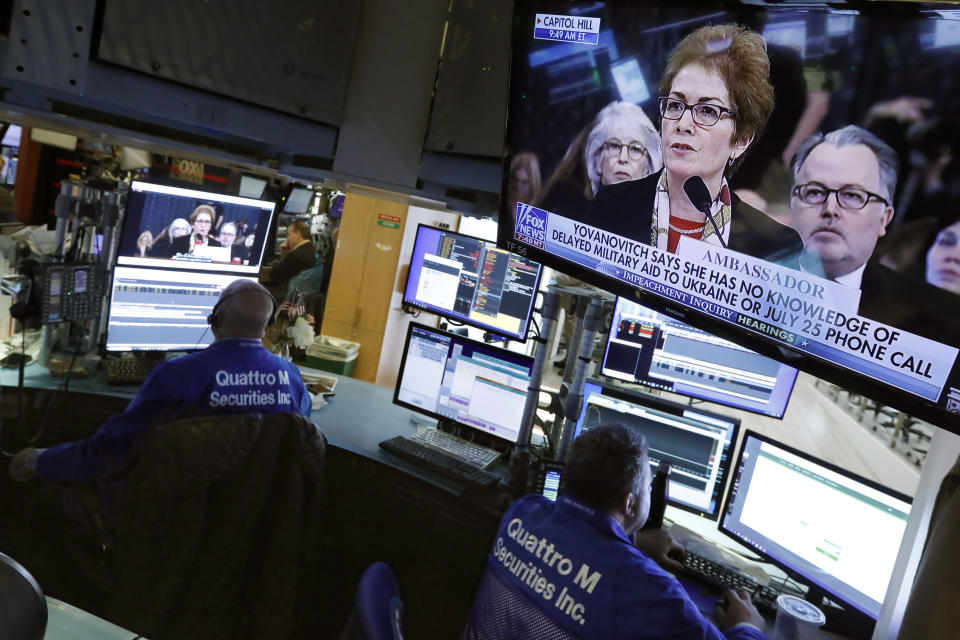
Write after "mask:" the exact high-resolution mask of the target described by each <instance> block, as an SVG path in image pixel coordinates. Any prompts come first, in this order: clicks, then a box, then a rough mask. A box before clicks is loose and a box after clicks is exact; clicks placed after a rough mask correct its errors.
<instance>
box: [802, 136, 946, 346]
mask: <svg viewBox="0 0 960 640" xmlns="http://www.w3.org/2000/svg"><path fill="white" fill-rule="evenodd" d="M898 164H899V163H898V158H897V154H896V152H895V151H894V150H893V149H892V148H891V147H890V146H889V145H888V144H886V143H885V142H883V141H882V140H881V139H880V138H878V137H877V136H875V135H873V134H872V133H870V132H869V131H867V130H865V129H861V128H860V127H857V126H854V125H849V126H846V127H843V128H842V129H838V130H836V131H831V132H830V133H828V134H826V135H823V134H816V135H814V136H812V137H810V138H808V139H807V140H806V141H805V142H804V143H803V144H802V145H800V148H799V149H798V150H797V153H796V155H795V156H794V158H793V190H792V191H791V198H790V212H791V216H792V221H791V222H792V225H793V227H794V228H795V229H796V230H797V231H798V232H799V233H800V236H801V238H802V239H803V244H804V248H803V254H802V255H801V258H800V267H801V269H803V270H804V271H807V272H810V273H813V274H816V275H819V276H822V277H825V278H828V279H830V280H834V281H836V282H839V283H841V284H845V285H847V286H850V287H854V288H857V289H860V307H859V310H858V314H859V315H861V316H863V317H866V318H871V319H873V320H877V321H879V322H883V323H885V324H889V325H893V326H896V327H898V328H901V329H905V330H907V331H909V332H911V333H917V334H920V335H923V336H926V337H928V338H931V339H933V340H937V341H938V342H942V343H944V344H955V343H956V339H957V337H958V333H957V326H956V325H957V323H956V317H957V313H958V312H960V309H958V306H960V305H958V304H957V303H956V301H954V300H950V299H949V296H945V295H943V294H942V293H941V292H938V291H937V290H936V289H935V288H934V287H931V286H929V285H927V284H926V283H924V282H922V281H917V280H913V279H910V278H908V277H907V276H905V275H903V274H900V273H898V272H896V271H894V270H892V269H889V268H887V267H885V266H883V265H881V264H879V263H877V262H876V261H873V260H871V256H872V255H873V251H874V248H875V247H876V246H877V241H878V240H879V239H880V238H882V237H883V236H884V235H885V234H886V231H887V225H888V224H889V223H890V220H891V219H892V218H893V213H894V210H893V195H894V191H895V189H896V184H897V168H898Z"/></svg>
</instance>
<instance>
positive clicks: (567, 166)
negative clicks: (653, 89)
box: [535, 102, 663, 219]
mask: <svg viewBox="0 0 960 640" xmlns="http://www.w3.org/2000/svg"><path fill="white" fill-rule="evenodd" d="M661 167H663V160H662V157H661V154H660V136H659V134H658V133H657V129H656V127H654V126H653V123H652V122H651V121H650V118H648V117H647V114H645V113H644V112H643V109H641V108H640V107H638V106H637V105H635V104H633V103H630V102H611V103H610V104H608V105H607V106H606V107H604V108H603V109H601V110H600V112H599V113H597V115H596V117H595V118H594V119H593V120H592V121H591V122H590V124H589V125H587V127H585V128H584V129H583V130H581V131H580V133H579V134H578V135H577V137H576V138H574V140H573V142H572V143H570V146H569V147H568V148H567V152H566V154H564V156H563V160H561V161H560V164H559V165H557V168H556V170H554V172H553V174H552V175H551V176H550V178H549V179H548V180H547V183H546V184H545V185H544V187H543V191H542V193H543V196H542V197H541V198H540V199H539V201H538V202H536V203H535V204H536V206H538V207H540V208H541V209H546V210H547V211H550V212H551V213H556V214H558V215H561V216H565V217H569V218H575V219H579V218H581V217H582V215H584V214H585V213H586V210H587V208H588V205H589V202H590V200H591V199H592V198H593V196H594V194H596V192H597V189H599V188H600V187H601V186H603V185H608V184H617V183H620V182H625V181H627V180H639V179H640V178H643V177H644V176H647V175H649V174H651V173H654V172H656V171H659V170H660V169H661Z"/></svg>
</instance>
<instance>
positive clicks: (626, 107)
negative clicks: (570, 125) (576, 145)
mask: <svg viewBox="0 0 960 640" xmlns="http://www.w3.org/2000/svg"><path fill="white" fill-rule="evenodd" d="M584 158H585V160H586V166H587V175H588V176H589V177H590V189H591V192H592V193H591V196H592V195H595V194H596V193H597V189H599V188H600V187H601V186H604V185H608V184H618V183H620V182H626V181H627V180H639V179H640V178H644V177H646V176H648V175H650V174H651V173H653V172H655V171H659V170H660V168H661V167H662V166H663V158H662V156H661V154H660V134H659V133H657V129H656V127H654V126H653V123H652V122H650V118H648V117H647V114H645V113H644V112H643V109H641V108H640V107H638V106H637V105H635V104H633V103H631V102H611V103H610V104H608V105H607V106H605V107H604V108H603V109H601V110H600V113H598V114H597V118H596V120H595V121H594V125H593V129H592V130H591V131H590V135H589V136H587V147H586V149H585V155H584Z"/></svg>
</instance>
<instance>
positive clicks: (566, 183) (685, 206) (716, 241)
mask: <svg viewBox="0 0 960 640" xmlns="http://www.w3.org/2000/svg"><path fill="white" fill-rule="evenodd" d="M891 7H892V8H891ZM513 24H514V37H513V51H512V63H511V64H512V68H511V79H510V92H509V111H508V127H507V149H508V158H507V161H506V162H505V163H504V175H503V186H502V193H503V194H504V197H503V198H502V199H501V211H500V218H499V222H500V224H499V231H498V245H500V246H502V247H504V248H505V249H508V250H510V251H513V252H515V253H517V254H520V255H523V256H525V257H528V258H531V259H533V260H537V261H539V262H541V263H543V264H544V265H546V266H549V267H553V268H556V269H558V270H560V271H562V272H564V273H567V274H570V275H573V276H575V277H578V278H580V279H582V280H584V281H587V282H590V283H592V284H595V285H597V286H600V287H602V288H604V289H607V290H609V291H612V292H614V293H617V294H618V295H621V296H624V297H626V298H629V299H631V300H635V301H638V302H642V303H643V304H644V305H647V306H650V307H652V308H655V309H657V310H660V311H667V312H669V313H671V314H673V315H674V316H675V317H677V318H678V319H679V320H682V321H683V322H686V323H687V324H691V325H694V326H697V327H700V328H703V329H705V330H709V331H710V332H711V333H715V334H718V335H720V336H722V337H725V338H728V339H730V340H732V341H734V342H736V343H737V344H743V345H745V346H747V347H749V348H750V349H752V350H755V351H757V352H760V353H763V354H764V355H767V356H771V357H774V358H776V359H778V360H781V361H784V362H787V363H788V364H791V365H794V366H797V367H799V368H801V369H805V370H808V371H810V372H811V373H814V374H815V375H818V376H820V377H823V378H826V379H829V380H831V381H834V382H837V383H839V384H842V385H843V386H845V387H847V388H850V389H852V390H855V391H858V392H860V393H863V394H866V395H870V396H873V397H875V398H878V399H881V400H882V401H883V402H884V403H886V404H890V405H892V406H895V407H898V408H900V409H903V410H905V411H908V412H910V413H912V414H914V415H917V416H919V417H922V418H924V419H926V420H928V421H930V422H933V423H935V424H937V425H939V426H943V427H946V428H948V429H951V430H953V431H957V432H960V381H958V378H960V371H958V368H957V366H956V362H957V355H958V345H960V269H958V268H957V264H958V262H957V260H958V244H960V243H958V240H957V239H958V236H960V223H958V222H957V221H958V211H960V161H957V160H955V159H954V158H956V157H958V153H957V152H956V151H954V149H955V148H958V147H960V93H957V92H951V91H944V87H949V86H952V83H955V82H956V81H960V45H958V44H957V38H956V37H954V35H955V33H956V29H955V28H954V26H955V24H956V23H955V22H953V21H948V20H946V19H944V18H943V17H942V16H940V15H939V14H937V13H935V12H929V11H923V12H922V13H921V10H920V9H917V8H913V7H908V6H905V5H904V3H896V6H894V5H892V4H890V5H884V4H881V3H865V4H859V5H857V12H856V13H853V12H850V11H849V10H846V9H835V8H833V7H831V6H827V5H826V4H824V5H822V6H812V7H811V6H807V5H805V6H804V8H803V9H802V10H800V9H796V8H791V7H776V6H770V7H763V6H757V5H756V4H754V3H751V4H750V5H746V4H736V3H731V2H725V3H713V2H686V1H678V2H671V3H659V2H643V1H636V2H625V1H624V2H617V1H610V2H594V1H591V2H583V3H578V2H567V3H551V2H546V1H542V0H530V1H522V2H520V3H518V5H517V6H516V9H515V14H514V21H513ZM634 101H638V102H637V103H635V102H634ZM818 134H823V135H824V136H825V137H822V138H821V137H816V136H817V135H818ZM534 170H536V171H537V172H538V173H539V178H540V183H541V184H542V187H541V188H540V190H539V191H538V192H536V193H533V191H532V190H531V189H530V188H529V184H534V185H535V184H537V182H538V181H537V180H532V181H524V180H521V179H520V178H524V177H526V176H527V175H529V174H530V173H531V172H532V171H534Z"/></svg>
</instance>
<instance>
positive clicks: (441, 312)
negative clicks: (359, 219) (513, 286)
mask: <svg viewBox="0 0 960 640" xmlns="http://www.w3.org/2000/svg"><path fill="white" fill-rule="evenodd" d="M422 229H432V230H434V231H439V232H440V233H452V234H455V235H458V236H460V237H461V238H469V239H471V240H477V241H479V242H485V243H488V244H492V245H494V246H495V247H497V248H498V249H501V250H502V249H503V247H501V246H500V245H498V244H497V243H496V242H494V241H491V240H485V239H483V238H478V237H477V236H471V235H468V234H466V233H460V232H459V231H451V230H450V229H441V228H440V227H433V226H430V225H428V224H424V223H422V222H421V223H420V224H418V225H417V233H416V236H415V237H414V241H413V249H412V250H411V253H410V264H409V265H408V267H407V279H406V281H405V282H404V284H403V304H404V305H406V306H408V307H412V308H414V309H420V310H423V311H426V312H427V313H432V314H434V315H438V316H440V317H442V318H447V319H448V320H453V321H455V322H462V323H463V324H466V325H469V326H471V327H476V328H477V329H483V330H484V331H487V332H489V333H493V334H496V335H498V336H503V337H505V338H508V339H509V340H514V341H516V342H520V343H524V342H526V341H527V334H528V333H529V331H530V320H531V319H532V318H533V310H534V307H535V306H536V302H537V292H538V291H539V290H540V279H541V278H542V277H543V263H540V262H537V261H536V260H530V259H529V258H524V256H519V255H518V257H520V258H524V259H526V260H530V261H531V262H534V263H536V264H537V265H538V266H539V268H538V269H537V279H536V282H534V285H533V296H531V298H530V306H529V307H528V308H527V319H526V322H523V323H522V327H521V329H522V331H518V332H517V333H516V334H513V333H509V332H507V331H504V330H503V329H500V328H498V327H492V326H490V325H487V324H484V323H482V322H477V321H476V320H472V319H470V318H468V317H465V316H459V315H453V314H452V312H451V311H449V310H447V309H442V308H440V307H434V306H433V305H428V304H424V303H422V302H420V301H418V300H415V299H413V298H409V297H407V291H408V290H409V289H410V281H411V278H413V256H415V255H417V245H418V244H419V243H420V242H421V238H422V237H425V236H421V235H420V232H421V230H422ZM423 242H426V240H423ZM521 334H522V335H521Z"/></svg>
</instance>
